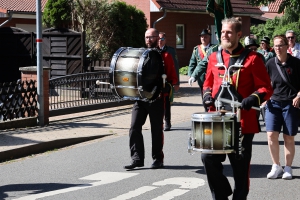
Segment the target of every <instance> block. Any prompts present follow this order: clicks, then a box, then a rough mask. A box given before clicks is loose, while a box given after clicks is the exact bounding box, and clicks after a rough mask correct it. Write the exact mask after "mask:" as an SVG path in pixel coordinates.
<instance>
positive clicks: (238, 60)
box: [235, 49, 251, 65]
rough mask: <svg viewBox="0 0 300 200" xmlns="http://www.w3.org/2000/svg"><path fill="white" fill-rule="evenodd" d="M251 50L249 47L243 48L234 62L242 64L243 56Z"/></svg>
mask: <svg viewBox="0 0 300 200" xmlns="http://www.w3.org/2000/svg"><path fill="white" fill-rule="evenodd" d="M250 52H251V50H250V49H244V51H243V52H242V53H241V55H240V56H239V57H238V59H237V61H236V62H235V64H240V65H241V64H243V62H244V60H245V58H246V57H247V56H248V54H249V53H250Z"/></svg>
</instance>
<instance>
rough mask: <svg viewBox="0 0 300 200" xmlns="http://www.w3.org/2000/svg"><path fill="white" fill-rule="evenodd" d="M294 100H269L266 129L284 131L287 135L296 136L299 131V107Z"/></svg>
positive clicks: (268, 130)
mask: <svg viewBox="0 0 300 200" xmlns="http://www.w3.org/2000/svg"><path fill="white" fill-rule="evenodd" d="M292 103H293V102H292V101H283V102H280V101H274V100H269V101H268V102H267V105H266V118H265V123H266V131H267V132H271V131H277V132H279V133H280V131H281V128H282V132H283V133H284V134H286V135H290V136H295V135H297V132H298V124H299V117H298V108H295V107H294V106H293V105H292Z"/></svg>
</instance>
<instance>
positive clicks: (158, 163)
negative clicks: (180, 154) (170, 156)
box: [151, 160, 164, 169]
mask: <svg viewBox="0 0 300 200" xmlns="http://www.w3.org/2000/svg"><path fill="white" fill-rule="evenodd" d="M163 167H164V163H163V162H162V161H159V160H156V161H154V162H153V164H152V165H151V169H159V168H163Z"/></svg>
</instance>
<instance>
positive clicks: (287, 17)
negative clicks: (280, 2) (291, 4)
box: [250, 8, 300, 43]
mask: <svg viewBox="0 0 300 200" xmlns="http://www.w3.org/2000/svg"><path fill="white" fill-rule="evenodd" d="M299 22H300V18H299V16H298V15H297V13H296V12H295V11H294V10H293V9H291V8H287V9H286V12H285V13H284V15H283V16H282V17H275V18H274V19H272V20H267V22H266V23H265V24H259V25H257V26H251V27H250V31H251V33H253V34H255V35H256V37H258V38H260V39H262V37H263V36H268V37H269V38H273V37H274V36H275V35H281V34H285V32H286V31H287V30H293V31H294V32H295V34H296V36H297V38H299V36H300V35H299V34H300V25H299ZM271 43H272V42H271Z"/></svg>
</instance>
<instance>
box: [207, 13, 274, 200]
mask: <svg viewBox="0 0 300 200" xmlns="http://www.w3.org/2000/svg"><path fill="white" fill-rule="evenodd" d="M241 36H242V23H241V20H240V18H227V19H224V20H223V21H222V31H221V46H222V50H221V52H220V53H221V57H222V60H223V64H224V65H225V66H226V67H227V68H228V67H229V66H231V65H233V64H235V63H236V61H237V59H238V58H239V56H240V54H241V53H242V52H243V51H245V48H244V47H243V46H242V44H240V43H239V39H240V38H241ZM217 53H218V52H214V53H212V54H211V55H210V57H209V62H208V68H207V72H206V77H205V81H204V85H203V91H204V94H203V102H204V103H205V102H207V103H208V106H209V111H215V110H216V107H215V106H214V103H213V102H214V100H215V99H216V98H217V93H218V91H219V88H220V85H221V84H222V80H223V75H224V72H225V69H224V68H223V67H216V64H217V63H219V62H218V59H217ZM242 65H243V67H242V68H237V69H235V70H233V71H232V73H230V74H231V76H230V79H231V80H230V82H231V83H232V85H233V86H234V87H233V88H235V89H236V92H237V93H238V94H239V96H240V97H242V99H243V100H242V103H241V108H242V111H241V128H242V135H241V137H242V138H243V139H242V146H243V149H244V150H243V151H242V156H241V158H240V159H237V158H236V154H235V153H230V154H227V155H228V158H229V160H230V163H231V166H232V169H233V176H234V181H235V186H234V190H233V191H232V189H231V186H230V184H229V182H228V180H227V177H226V176H224V174H223V171H222V170H223V165H222V162H223V161H225V159H226V154H206V153H205V154H204V153H202V154H201V158H202V162H203V165H204V168H205V171H206V174H207V180H208V184H209V187H210V190H211V192H212V196H213V199H228V196H230V195H231V194H232V193H233V198H232V199H233V200H245V199H246V198H247V195H248V192H249V182H250V180H249V172H250V160H251V154H252V140H253V137H254V134H255V133H258V132H259V131H260V127H259V123H258V119H257V117H256V111H255V110H253V109H251V107H252V106H259V105H260V104H261V103H262V102H263V101H264V100H267V99H268V98H269V97H270V96H271V94H272V87H271V81H270V78H269V75H268V73H267V71H266V68H265V67H264V63H263V60H262V59H261V58H260V57H259V56H258V55H257V53H256V52H253V51H251V52H249V53H248V54H247V56H246V58H245V59H244V62H243V63H242Z"/></svg>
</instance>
